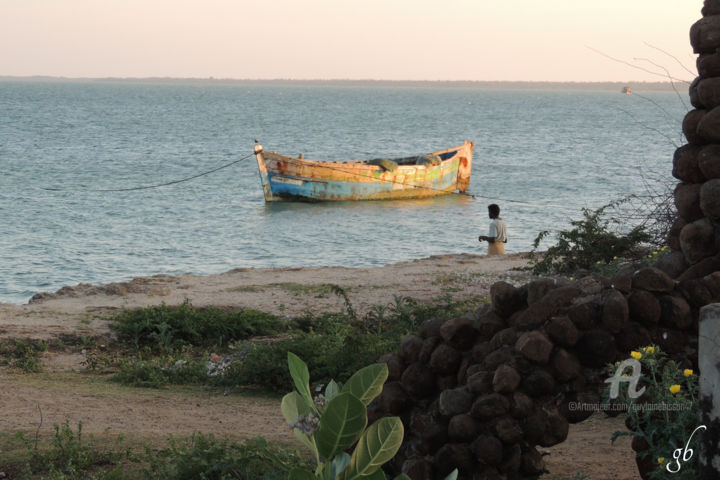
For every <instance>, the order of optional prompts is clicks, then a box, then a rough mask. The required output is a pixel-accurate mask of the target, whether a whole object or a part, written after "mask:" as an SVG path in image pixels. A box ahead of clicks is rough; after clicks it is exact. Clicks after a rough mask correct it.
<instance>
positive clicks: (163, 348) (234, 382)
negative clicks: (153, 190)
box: [113, 285, 479, 392]
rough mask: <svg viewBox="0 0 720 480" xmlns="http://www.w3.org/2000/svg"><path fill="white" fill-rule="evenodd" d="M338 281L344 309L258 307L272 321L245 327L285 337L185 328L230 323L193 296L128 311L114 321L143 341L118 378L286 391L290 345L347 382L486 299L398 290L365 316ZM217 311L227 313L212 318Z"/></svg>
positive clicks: (325, 376) (129, 339) (326, 375)
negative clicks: (289, 313)
mask: <svg viewBox="0 0 720 480" xmlns="http://www.w3.org/2000/svg"><path fill="white" fill-rule="evenodd" d="M331 287H332V288H329V290H331V291H332V293H333V294H336V295H338V296H341V297H343V298H344V300H345V309H344V311H341V312H335V313H324V314H319V315H318V314H311V313H308V314H306V315H305V316H303V317H299V318H296V319H293V320H292V321H290V322H282V324H281V325H279V324H278V323H279V319H278V317H275V316H272V315H266V314H260V313H258V312H254V313H253V315H254V316H253V317H252V318H255V319H258V322H260V319H263V318H266V319H268V320H269V322H271V323H270V324H269V325H262V324H261V323H257V324H254V327H253V328H252V329H248V328H245V329H244V330H241V333H242V335H243V336H247V335H249V332H250V331H253V332H256V335H257V334H260V333H262V334H268V333H272V334H278V333H281V332H282V336H281V337H280V336H277V335H276V337H275V338H272V339H270V340H269V341H268V340H265V341H262V342H259V341H256V340H254V339H253V340H251V339H246V340H244V341H234V342H232V343H230V342H227V341H226V339H227V340H231V339H232V340H234V339H236V338H237V337H238V336H239V335H231V334H228V333H226V334H224V335H222V336H221V337H219V336H210V339H208V335H203V334H200V333H197V334H196V335H185V334H184V332H185V331H190V332H200V331H204V330H203V328H200V327H198V326H197V325H198V324H199V323H200V324H202V325H205V324H207V325H218V324H219V325H226V324H227V323H228V322H229V319H228V318H227V317H222V316H224V315H227V314H225V313H223V312H220V311H217V310H204V311H202V312H200V311H198V310H196V309H194V308H193V307H192V306H191V305H189V304H187V303H186V304H183V305H182V306H180V307H177V308H176V309H170V308H169V307H166V306H161V307H151V308H149V309H141V310H139V311H133V312H123V313H122V314H121V315H120V316H119V317H118V319H117V322H118V324H119V326H118V325H115V327H114V328H115V329H116V330H118V331H120V330H121V329H123V331H124V332H125V333H124V336H122V337H121V338H122V339H124V341H125V342H126V344H127V345H130V346H132V347H133V348H135V354H134V355H132V356H130V357H126V358H124V359H122V360H120V361H119V362H118V363H117V365H116V366H117V369H118V373H117V374H116V375H115V376H114V378H113V379H114V380H115V381H117V382H120V383H121V384H123V385H132V386H137V387H150V388H160V387H165V386H168V385H206V386H216V387H224V388H227V387H235V386H243V387H248V386H252V387H259V388H261V389H262V390H265V391H273V392H286V391H287V390H288V389H290V388H292V382H291V380H290V376H289V373H288V371H287V352H288V351H292V352H293V353H295V354H297V355H299V356H300V357H301V358H303V359H304V360H305V361H306V362H307V364H308V366H309V368H310V369H311V370H312V372H313V375H314V377H313V379H314V380H315V381H317V382H318V383H327V382H328V381H329V380H330V379H335V380H336V381H340V382H342V381H345V380H346V379H347V378H348V377H349V376H350V375H351V374H352V373H353V372H355V371H357V370H359V369H360V368H362V367H364V366H366V365H368V364H371V363H374V362H376V361H377V359H378V358H379V357H380V356H382V355H383V354H385V353H389V352H393V351H395V350H396V349H397V348H398V346H399V343H400V339H401V338H402V337H403V336H405V335H407V334H409V333H411V332H414V331H416V330H417V328H418V327H419V326H420V324H421V323H422V322H424V321H425V320H429V319H435V318H446V319H447V318H452V317H455V316H458V315H463V314H465V313H467V311H468V310H469V308H470V307H469V304H473V305H474V304H477V303H478V302H479V300H478V299H471V300H464V301H454V300H453V299H452V298H451V297H450V296H445V297H442V298H440V299H438V300H436V301H434V302H431V303H418V302H417V301H415V300H413V299H410V298H406V297H395V300H394V302H393V303H392V304H390V305H385V306H376V307H374V308H372V309H371V310H370V312H369V313H368V314H367V315H365V317H364V318H358V316H357V314H356V312H355V311H354V310H353V308H352V305H351V304H350V301H349V299H348V297H347V295H346V293H345V291H344V290H342V289H341V288H340V287H337V286H334V285H333V286H331ZM183 315H184V316H185V317H182V316H183ZM213 315H216V316H221V317H222V318H221V319H211V318H207V317H212V316H213ZM175 325H179V327H175ZM212 333H213V335H216V334H217V332H212ZM178 339H181V340H182V341H178ZM220 340H222V342H221V341H220ZM213 341H214V342H215V343H213ZM208 346H212V348H214V349H215V351H211V350H209V349H208ZM139 347H142V348H139ZM216 352H217V354H216Z"/></svg>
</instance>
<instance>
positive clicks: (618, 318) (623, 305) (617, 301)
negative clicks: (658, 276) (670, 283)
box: [601, 274, 664, 333]
mask: <svg viewBox="0 0 720 480" xmlns="http://www.w3.org/2000/svg"><path fill="white" fill-rule="evenodd" d="M663 275H664V274H663ZM628 318H629V309H628V304H627V300H625V296H624V295H623V294H622V293H620V292H618V291H617V290H614V289H612V290H608V291H607V293H606V294H605V295H604V298H603V309H602V317H601V322H602V326H603V327H604V328H606V329H608V330H610V331H611V332H613V333H616V332H619V331H620V330H622V329H623V328H624V327H625V325H627V322H628Z"/></svg>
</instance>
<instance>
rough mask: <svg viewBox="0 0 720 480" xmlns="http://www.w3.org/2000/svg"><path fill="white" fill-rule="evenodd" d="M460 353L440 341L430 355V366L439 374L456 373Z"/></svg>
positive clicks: (460, 358)
mask: <svg viewBox="0 0 720 480" xmlns="http://www.w3.org/2000/svg"><path fill="white" fill-rule="evenodd" d="M461 361H462V355H461V354H460V352H458V351H457V350H455V349H454V348H452V347H451V346H450V345H448V344H446V343H441V344H440V345H438V346H437V348H435V350H433V352H432V355H430V368H432V370H433V371H434V372H435V373H437V374H439V375H449V374H451V373H457V370H458V367H459V366H460V362H461Z"/></svg>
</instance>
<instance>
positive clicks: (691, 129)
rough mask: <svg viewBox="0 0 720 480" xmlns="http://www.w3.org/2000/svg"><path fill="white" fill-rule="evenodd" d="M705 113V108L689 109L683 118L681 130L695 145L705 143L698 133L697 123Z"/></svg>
mask: <svg viewBox="0 0 720 480" xmlns="http://www.w3.org/2000/svg"><path fill="white" fill-rule="evenodd" d="M706 113H707V110H704V109H695V110H690V111H689V112H688V113H687V114H686V115H685V117H684V118H683V121H682V131H683V134H684V135H685V138H687V141H688V142H690V143H693V144H695V145H701V144H702V143H706V142H703V141H702V137H701V136H700V134H699V133H698V125H699V124H700V121H701V120H702V119H703V117H704V116H705V114H706Z"/></svg>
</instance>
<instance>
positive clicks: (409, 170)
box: [255, 141, 475, 202]
mask: <svg viewBox="0 0 720 480" xmlns="http://www.w3.org/2000/svg"><path fill="white" fill-rule="evenodd" d="M474 146H475V144H474V143H472V142H469V141H465V143H463V144H462V145H460V146H458V147H453V148H448V149H445V150H440V151H437V152H432V153H430V154H427V155H421V156H413V157H404V158H394V159H375V160H364V161H347V162H324V161H312V160H305V159H304V158H303V155H300V156H299V157H289V156H286V155H280V154H278V153H275V152H267V151H265V150H264V149H263V147H262V146H261V145H255V157H256V158H257V164H258V170H259V171H260V181H261V183H262V187H263V192H264V194H265V201H266V202H275V201H316V202H322V201H331V200H332V201H342V200H394V199H405V198H425V197H434V196H437V195H445V194H449V193H453V192H455V191H458V192H461V193H462V192H465V191H466V190H467V189H468V187H469V186H470V169H471V168H472V152H473V147H474Z"/></svg>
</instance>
